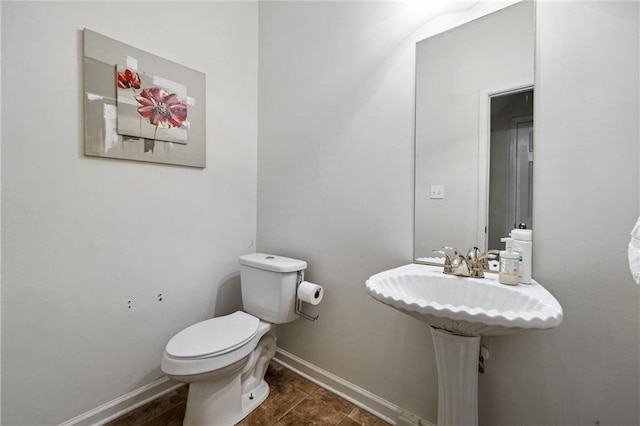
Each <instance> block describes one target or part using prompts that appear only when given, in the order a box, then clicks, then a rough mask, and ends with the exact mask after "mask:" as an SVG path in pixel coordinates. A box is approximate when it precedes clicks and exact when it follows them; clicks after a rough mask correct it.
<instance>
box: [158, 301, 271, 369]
mask: <svg viewBox="0 0 640 426" xmlns="http://www.w3.org/2000/svg"><path fill="white" fill-rule="evenodd" d="M259 324H260V320H259V319H258V318H256V317H254V316H253V315H250V314H247V313H246V312H242V311H238V312H234V313H232V314H229V315H225V316H222V317H217V318H212V319H209V320H206V321H202V322H199V323H197V324H194V325H192V326H190V327H187V328H185V329H184V330H182V331H181V332H179V333H178V334H176V335H175V336H173V338H172V339H171V340H170V341H169V343H167V347H166V352H167V354H168V355H170V356H171V357H173V358H177V359H185V360H186V359H201V358H211V357H216V356H220V355H224V354H226V353H228V352H231V351H234V350H236V349H238V348H239V347H242V346H244V345H245V344H247V343H248V342H249V341H251V340H252V339H253V337H254V336H255V335H256V333H257V332H258V325H259Z"/></svg>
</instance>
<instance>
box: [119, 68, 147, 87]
mask: <svg viewBox="0 0 640 426" xmlns="http://www.w3.org/2000/svg"><path fill="white" fill-rule="evenodd" d="M141 85H142V83H141V81H140V76H139V75H138V73H135V74H134V73H133V71H131V70H130V69H129V68H127V69H125V70H124V72H119V73H118V87H119V88H121V89H129V88H131V89H139V88H140V86H141Z"/></svg>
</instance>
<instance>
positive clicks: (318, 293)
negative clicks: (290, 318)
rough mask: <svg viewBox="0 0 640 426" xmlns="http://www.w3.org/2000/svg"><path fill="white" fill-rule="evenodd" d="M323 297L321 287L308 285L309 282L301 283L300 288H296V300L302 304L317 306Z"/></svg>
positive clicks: (312, 284)
mask: <svg viewBox="0 0 640 426" xmlns="http://www.w3.org/2000/svg"><path fill="white" fill-rule="evenodd" d="M323 295H324V290H323V289H322V286H319V285H318V284H314V283H310V282H309V281H302V282H301V283H300V286H298V299H300V300H302V301H303V302H307V303H311V304H312V305H317V304H318V303H320V302H321V301H322V296H323Z"/></svg>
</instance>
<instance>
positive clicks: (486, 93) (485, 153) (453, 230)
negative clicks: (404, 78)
mask: <svg viewBox="0 0 640 426" xmlns="http://www.w3.org/2000/svg"><path fill="white" fill-rule="evenodd" d="M534 29H535V27H534V4H533V2H530V1H525V2H521V3H516V4H514V5H511V6H509V7H506V8H504V9H501V10H499V11H497V12H494V13H491V14H489V15H486V16H483V17H481V18H479V19H476V20H474V21H471V22H468V23H466V24H464V25H461V26H458V27H456V28H453V29H451V30H448V31H446V32H443V33H441V34H437V35H435V36H432V37H429V38H427V39H425V40H422V41H420V42H418V43H417V45H416V127H415V221H414V232H415V235H414V243H415V244H414V258H415V259H417V260H425V259H426V260H435V259H433V257H434V254H433V250H435V249H439V248H441V247H443V246H452V247H456V248H458V249H459V250H460V251H462V252H465V253H466V251H467V249H469V248H470V247H474V246H476V247H479V248H480V249H481V250H486V249H501V248H502V247H503V244H502V243H501V242H500V238H502V237H505V236H507V235H508V232H509V231H510V230H511V229H513V225H514V224H519V223H521V222H522V223H527V226H528V227H531V221H532V218H531V204H532V197H531V194H532V191H531V188H532V179H531V176H532V160H533V151H532V150H533V146H534V143H533V125H532V123H533V93H534V92H533V79H534V43H535V38H534ZM492 118H494V119H495V121H492ZM492 130H493V135H492Z"/></svg>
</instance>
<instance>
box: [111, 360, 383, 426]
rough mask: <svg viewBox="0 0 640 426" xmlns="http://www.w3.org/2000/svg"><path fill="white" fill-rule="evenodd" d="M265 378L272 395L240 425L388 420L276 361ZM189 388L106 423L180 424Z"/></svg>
mask: <svg viewBox="0 0 640 426" xmlns="http://www.w3.org/2000/svg"><path fill="white" fill-rule="evenodd" d="M265 379H266V381H267V383H269V388H270V393H269V397H268V398H267V400H266V401H265V402H263V403H262V405H260V406H259V407H258V408H257V409H256V410H255V411H253V412H252V413H251V414H250V415H249V416H247V417H246V418H245V419H244V420H242V421H241V422H240V423H238V425H237V426H316V425H317V426H325V425H326V426H329V425H341V426H383V425H388V424H389V423H386V422H384V421H382V420H380V419H379V418H377V417H375V416H374V415H372V414H369V413H367V412H366V411H364V410H362V409H360V408H358V407H356V406H355V405H353V404H352V403H350V402H348V401H346V400H344V399H342V398H340V397H338V396H337V395H334V394H332V393H331V392H329V391H327V390H325V389H323V388H321V387H320V386H318V385H316V384H314V383H312V382H310V381H308V380H307V379H305V378H303V377H300V376H299V375H297V374H295V373H293V372H292V371H290V370H288V369H286V368H284V367H282V366H281V365H279V364H277V363H275V362H272V363H271V364H270V365H269V368H268V369H267V373H266V375H265ZM187 391H188V387H187V386H182V387H181V388H179V389H177V390H174V391H172V392H170V393H168V394H167V395H165V396H163V397H162V398H159V399H157V400H155V401H152V402H150V403H148V404H146V405H144V406H142V407H140V408H138V409H136V410H134V411H132V412H130V413H128V414H126V415H124V416H122V417H120V418H118V419H116V420H114V421H112V422H109V423H107V424H106V425H105V426H180V425H182V419H183V417H184V411H185V408H186V405H187V403H186V401H187ZM212 426H221V425H212Z"/></svg>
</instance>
